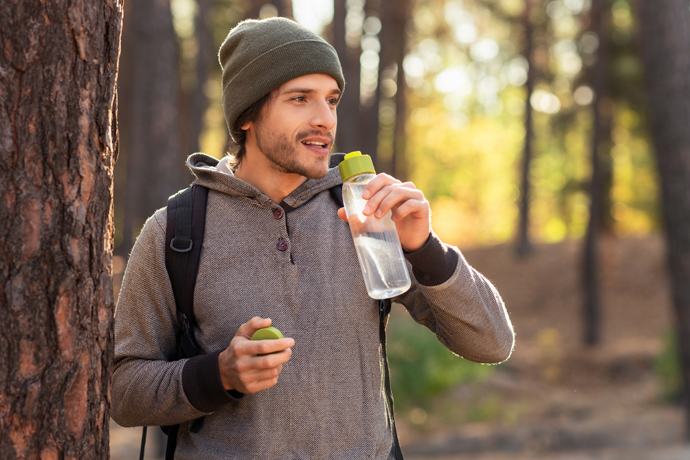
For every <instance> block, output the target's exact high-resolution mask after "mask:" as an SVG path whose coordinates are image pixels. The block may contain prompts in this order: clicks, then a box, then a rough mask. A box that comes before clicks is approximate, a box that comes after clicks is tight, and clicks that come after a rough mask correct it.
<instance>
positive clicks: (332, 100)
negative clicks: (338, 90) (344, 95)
mask: <svg viewBox="0 0 690 460" xmlns="http://www.w3.org/2000/svg"><path fill="white" fill-rule="evenodd" d="M339 102H340V98H339V97H332V98H330V99H329V100H328V103H329V104H331V105H332V106H333V107H337V106H338V103H339Z"/></svg>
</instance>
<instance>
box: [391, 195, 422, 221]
mask: <svg viewBox="0 0 690 460" xmlns="http://www.w3.org/2000/svg"><path fill="white" fill-rule="evenodd" d="M392 210H393V212H392V215H391V219H392V220H393V221H394V222H397V221H400V220H402V219H404V218H405V217H408V216H413V217H415V218H418V219H428V217H429V203H428V202H427V201H426V200H414V199H410V200H407V201H405V202H403V203H402V204H400V205H399V206H397V207H393V208H392Z"/></svg>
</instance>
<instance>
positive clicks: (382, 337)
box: [378, 299, 403, 460]
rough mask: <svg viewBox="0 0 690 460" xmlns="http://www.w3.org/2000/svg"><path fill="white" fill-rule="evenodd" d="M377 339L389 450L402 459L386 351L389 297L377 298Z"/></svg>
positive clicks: (396, 457)
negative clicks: (388, 420)
mask: <svg viewBox="0 0 690 460" xmlns="http://www.w3.org/2000/svg"><path fill="white" fill-rule="evenodd" d="M378 303H379V341H380V342H381V353H383V372H384V385H385V387H386V399H387V402H388V410H389V413H390V417H391V427H392V428H393V447H392V448H391V452H393V453H394V454H395V460H403V454H402V450H400V441H398V431H397V430H396V428H395V411H394V410H393V391H392V390H391V377H390V372H389V370H388V353H387V352H386V317H387V316H388V314H389V313H390V311H391V299H381V300H379V302H378Z"/></svg>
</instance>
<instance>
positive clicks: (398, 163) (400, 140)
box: [391, 0, 412, 181]
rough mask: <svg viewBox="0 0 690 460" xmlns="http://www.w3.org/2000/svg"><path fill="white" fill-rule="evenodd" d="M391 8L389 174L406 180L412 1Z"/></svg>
mask: <svg viewBox="0 0 690 460" xmlns="http://www.w3.org/2000/svg"><path fill="white" fill-rule="evenodd" d="M396 6H397V8H395V9H393V12H392V13H393V18H394V19H393V27H392V30H391V34H392V35H393V37H394V40H393V44H392V47H393V49H392V50H391V56H392V58H393V61H394V62H395V65H396V67H397V69H398V72H397V75H396V86H397V91H396V93H395V131H394V133H393V158H392V160H391V164H392V168H391V174H392V175H393V177H395V178H397V179H399V180H401V181H406V180H407V157H406V155H405V145H406V142H405V139H406V137H407V133H406V130H405V124H406V123H407V94H406V91H405V86H406V84H405V72H403V60H404V59H405V53H406V52H407V32H406V30H405V29H406V26H407V24H408V22H409V21H410V19H411V18H412V2H411V1H410V0H400V2H399V4H396Z"/></svg>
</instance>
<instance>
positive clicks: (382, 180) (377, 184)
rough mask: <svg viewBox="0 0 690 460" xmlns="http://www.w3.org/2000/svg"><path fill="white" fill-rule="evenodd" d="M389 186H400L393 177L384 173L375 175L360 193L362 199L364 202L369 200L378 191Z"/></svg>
mask: <svg viewBox="0 0 690 460" xmlns="http://www.w3.org/2000/svg"><path fill="white" fill-rule="evenodd" d="M389 184H400V181H399V180H398V179H396V178H395V177H393V176H389V175H388V174H386V173H381V174H377V175H376V177H374V178H373V179H372V180H370V181H369V183H368V184H367V186H366V187H365V188H364V191H363V192H362V198H364V199H365V200H368V199H370V198H371V197H372V196H374V195H375V194H376V193H377V192H378V191H379V190H381V189H382V188H383V187H385V186H386V185H389Z"/></svg>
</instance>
